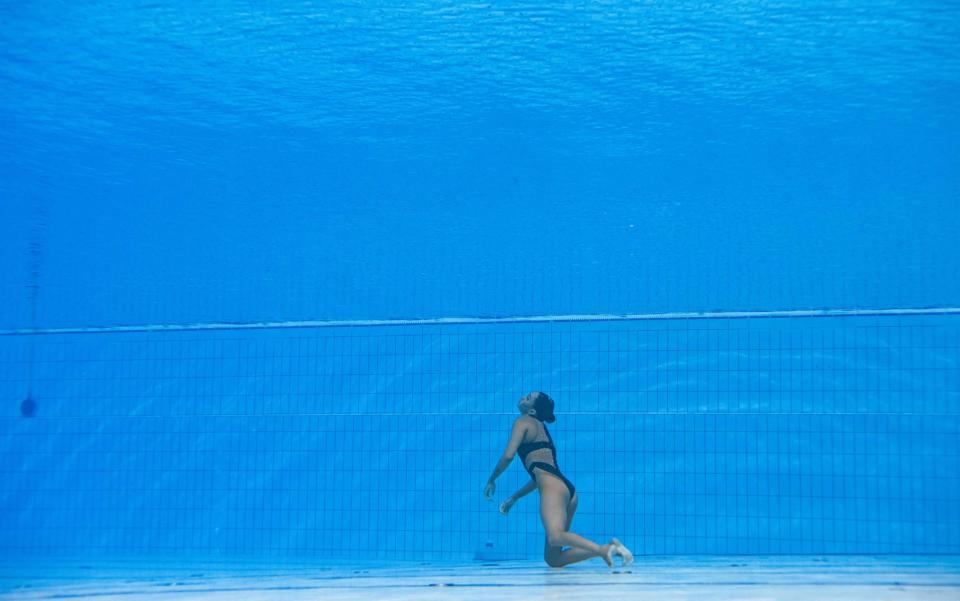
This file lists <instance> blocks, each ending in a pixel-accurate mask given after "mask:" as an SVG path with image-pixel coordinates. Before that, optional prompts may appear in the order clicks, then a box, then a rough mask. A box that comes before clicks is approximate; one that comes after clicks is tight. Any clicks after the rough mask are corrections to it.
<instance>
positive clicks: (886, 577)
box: [0, 555, 960, 601]
mask: <svg viewBox="0 0 960 601" xmlns="http://www.w3.org/2000/svg"><path fill="white" fill-rule="evenodd" d="M601 597H602V598H606V599H660V600H662V599H711V600H716V599H719V600H723V599H756V600H760V599H765V600H770V599H804V600H807V599H864V600H870V601H879V600H883V599H952V600H956V599H960V556H937V555H935V556H902V555H898V556H850V555H826V556H756V555H751V556H728V557H717V556H694V557H689V556H688V557H662V556H660V557H638V558H637V561H636V563H634V564H633V565H632V566H629V567H628V568H625V569H624V568H615V569H613V570H610V569H608V568H606V567H605V566H604V565H603V564H602V563H601V562H600V561H599V560H597V561H592V560H591V561H589V562H586V563H581V564H576V565H573V566H568V567H566V568H561V569H554V568H549V567H547V566H545V565H544V564H543V563H542V562H538V561H499V562H486V563H480V562H470V563H449V564H438V563H425V562H405V563H400V562H393V563H386V562H376V563H373V562H363V563H356V564H346V563H343V562H337V563H335V564H324V563H322V562H319V561H317V562H311V563H305V562H303V561H302V560H298V561H297V562H285V563H282V564H281V563H278V562H272V563H269V564H266V563H263V562H249V561H247V562H237V561H233V562H226V561H192V562H187V561H184V560H165V561H163V560H150V561H143V560H140V561H136V560H105V559H90V560H76V559H73V560H65V559H57V560H46V561H44V562H40V561H37V560H9V559H7V560H4V561H3V562H0V598H3V599H83V600H85V601H95V600H98V599H103V600H107V599H113V600H118V601H120V600H122V601H138V600H147V599H149V600H154V599H155V600H160V599H170V600H173V599H200V600H210V601H213V600H221V599H223V600H227V599H230V600H232V601H252V600H260V599H281V600H306V599H311V600H316V599H320V600H322V601H340V600H359V599H378V600H383V601H391V600H400V599H403V600H406V599H418V600H420V599H477V600H480V599H482V600H484V601H493V600H501V599H504V600H510V599H524V600H529V599H570V600H590V601H597V599H599V598H601Z"/></svg>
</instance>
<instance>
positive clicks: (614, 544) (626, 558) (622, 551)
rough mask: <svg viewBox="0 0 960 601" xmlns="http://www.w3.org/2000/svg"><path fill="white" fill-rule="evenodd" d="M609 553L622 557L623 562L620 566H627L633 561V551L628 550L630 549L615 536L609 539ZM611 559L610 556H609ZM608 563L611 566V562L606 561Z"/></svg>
mask: <svg viewBox="0 0 960 601" xmlns="http://www.w3.org/2000/svg"><path fill="white" fill-rule="evenodd" d="M610 549H611V551H610V553H611V554H612V553H616V554H617V555H619V556H620V557H622V558H623V563H622V564H621V567H623V566H628V565H630V564H631V563H633V553H631V552H630V549H628V548H626V547H625V546H624V545H623V543H621V542H620V541H619V540H617V539H615V538H611V539H610ZM611 559H612V558H611ZM608 565H610V566H611V567H613V565H612V562H608Z"/></svg>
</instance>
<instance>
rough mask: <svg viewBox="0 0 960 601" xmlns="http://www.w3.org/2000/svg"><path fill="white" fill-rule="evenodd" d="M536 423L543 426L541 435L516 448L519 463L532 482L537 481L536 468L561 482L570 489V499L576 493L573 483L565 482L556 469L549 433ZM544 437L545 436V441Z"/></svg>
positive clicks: (564, 478)
mask: <svg viewBox="0 0 960 601" xmlns="http://www.w3.org/2000/svg"><path fill="white" fill-rule="evenodd" d="M537 421H538V422H540V424H541V425H542V426H543V434H542V435H541V434H540V433H537V435H536V436H534V440H533V441H532V442H525V443H523V444H522V445H520V446H519V447H517V453H519V454H520V461H522V462H523V467H525V468H526V469H527V472H529V473H530V477H531V478H533V480H534V482H536V480H537V477H536V475H535V474H534V472H533V470H534V469H536V468H540V469H542V470H543V471H545V472H549V473H551V474H553V475H554V476H556V477H557V478H560V479H561V480H563V483H564V484H566V485H567V488H569V489H570V497H571V498H572V497H573V495H574V493H576V492H577V489H576V488H575V487H574V486H573V482H571V481H569V480H567V478H566V476H564V475H563V474H561V473H560V468H558V467H557V448H556V447H555V446H553V437H552V436H550V431H549V430H547V424H545V423H543V422H542V421H540V420H537ZM544 435H545V436H546V439H545V440H544ZM547 451H549V453H547ZM528 458H529V459H530V462H529V463H527V459H528Z"/></svg>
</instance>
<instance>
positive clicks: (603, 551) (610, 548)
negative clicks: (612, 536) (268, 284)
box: [600, 543, 616, 568]
mask: <svg viewBox="0 0 960 601" xmlns="http://www.w3.org/2000/svg"><path fill="white" fill-rule="evenodd" d="M615 549H616V546H614V544H613V543H610V544H607V545H600V557H602V558H603V561H604V562H605V563H606V564H607V567H608V568H612V567H613V552H614V550H615Z"/></svg>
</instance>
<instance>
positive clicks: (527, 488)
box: [510, 479, 537, 503]
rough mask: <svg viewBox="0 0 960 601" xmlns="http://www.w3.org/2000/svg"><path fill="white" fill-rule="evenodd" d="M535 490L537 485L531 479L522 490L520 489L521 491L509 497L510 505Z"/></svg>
mask: <svg viewBox="0 0 960 601" xmlns="http://www.w3.org/2000/svg"><path fill="white" fill-rule="evenodd" d="M536 488H537V483H536V482H534V481H533V479H531V480H530V481H529V482H527V484H526V486H524V487H523V488H521V489H520V490H518V491H517V492H515V493H513V494H512V495H510V501H511V502H512V503H516V502H517V501H519V500H520V499H522V498H523V497H525V496H527V495H529V494H530V493H532V492H533V491H534V490H535V489H536Z"/></svg>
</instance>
